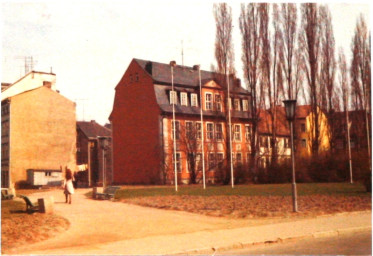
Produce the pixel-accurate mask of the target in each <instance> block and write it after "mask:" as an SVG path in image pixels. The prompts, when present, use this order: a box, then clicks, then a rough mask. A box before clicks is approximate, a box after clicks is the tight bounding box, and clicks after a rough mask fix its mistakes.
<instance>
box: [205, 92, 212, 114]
mask: <svg viewBox="0 0 373 256" xmlns="http://www.w3.org/2000/svg"><path fill="white" fill-rule="evenodd" d="M205 109H206V110H212V94H211V93H206V95H205Z"/></svg>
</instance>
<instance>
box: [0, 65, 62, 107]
mask: <svg viewBox="0 0 373 256" xmlns="http://www.w3.org/2000/svg"><path fill="white" fill-rule="evenodd" d="M44 81H46V82H50V83H51V88H50V89H52V90H54V91H55V90H56V75H55V74H50V73H44V72H35V71H31V72H30V73H28V74H27V75H25V76H24V77H22V78H21V79H19V80H18V81H16V82H15V83H13V84H12V85H11V86H10V87H9V88H8V89H6V90H5V91H3V92H1V100H3V99H6V98H8V97H11V96H14V95H17V94H20V93H22V92H25V91H29V90H32V89H35V88H38V87H41V86H43V82H44Z"/></svg>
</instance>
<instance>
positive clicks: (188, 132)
mask: <svg viewBox="0 0 373 256" xmlns="http://www.w3.org/2000/svg"><path fill="white" fill-rule="evenodd" d="M188 124H190V126H188ZM185 137H186V138H187V139H194V138H193V122H192V121H185Z"/></svg>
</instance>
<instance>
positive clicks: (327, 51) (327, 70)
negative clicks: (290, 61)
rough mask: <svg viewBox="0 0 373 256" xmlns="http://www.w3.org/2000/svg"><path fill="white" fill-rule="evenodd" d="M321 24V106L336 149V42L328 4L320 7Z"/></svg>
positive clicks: (332, 145) (330, 137)
mask: <svg viewBox="0 0 373 256" xmlns="http://www.w3.org/2000/svg"><path fill="white" fill-rule="evenodd" d="M320 24H321V28H322V31H321V44H322V50H321V56H320V63H321V67H320V68H321V73H320V92H321V94H320V96H321V97H320V107H321V109H322V110H323V111H324V112H325V113H326V115H327V117H328V120H329V134H328V135H329V141H330V145H331V149H332V150H333V149H334V144H335V139H336V138H335V134H334V127H333V126H334V124H335V122H334V118H335V110H334V104H333V101H334V100H335V97H336V95H335V87H334V80H335V70H336V60H335V42H334V34H333V26H332V17H331V14H330V11H329V8H328V7H327V6H326V5H323V6H321V7H320Z"/></svg>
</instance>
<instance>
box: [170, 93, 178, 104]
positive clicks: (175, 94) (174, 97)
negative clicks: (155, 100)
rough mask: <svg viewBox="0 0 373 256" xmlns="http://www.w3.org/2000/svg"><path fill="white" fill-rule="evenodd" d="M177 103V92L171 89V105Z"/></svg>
mask: <svg viewBox="0 0 373 256" xmlns="http://www.w3.org/2000/svg"><path fill="white" fill-rule="evenodd" d="M172 104H175V105H177V92H176V91H170V105H172Z"/></svg>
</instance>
